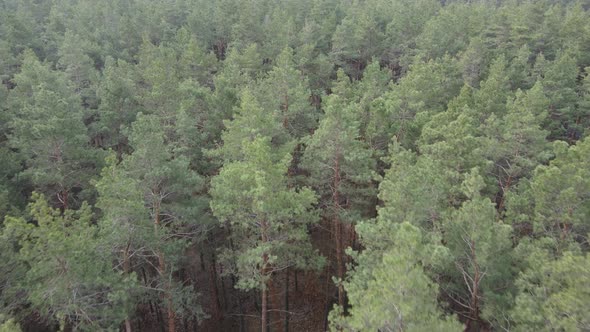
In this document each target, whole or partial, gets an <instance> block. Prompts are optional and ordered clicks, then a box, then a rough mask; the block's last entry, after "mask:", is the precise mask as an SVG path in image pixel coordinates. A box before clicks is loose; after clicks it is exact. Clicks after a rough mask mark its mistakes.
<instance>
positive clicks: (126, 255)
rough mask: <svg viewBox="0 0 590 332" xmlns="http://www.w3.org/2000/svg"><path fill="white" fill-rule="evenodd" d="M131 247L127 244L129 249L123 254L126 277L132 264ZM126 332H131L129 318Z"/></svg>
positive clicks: (126, 323) (126, 320)
mask: <svg viewBox="0 0 590 332" xmlns="http://www.w3.org/2000/svg"><path fill="white" fill-rule="evenodd" d="M130 247H131V243H127V247H125V252H124V253H123V272H125V275H127V274H129V270H130V264H129V248H130ZM125 332H131V320H130V319H129V317H126V318H125Z"/></svg>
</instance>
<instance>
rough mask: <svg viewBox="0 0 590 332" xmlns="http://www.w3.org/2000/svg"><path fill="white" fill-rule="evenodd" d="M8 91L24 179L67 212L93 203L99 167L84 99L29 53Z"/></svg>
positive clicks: (12, 137) (13, 138) (12, 139)
mask: <svg viewBox="0 0 590 332" xmlns="http://www.w3.org/2000/svg"><path fill="white" fill-rule="evenodd" d="M14 83H15V84H16V87H15V88H14V89H13V90H11V91H10V95H9V106H10V108H11V112H12V118H11V121H10V127H11V135H10V145H11V146H12V147H13V148H15V149H18V150H19V151H20V152H21V153H22V154H23V156H24V157H25V158H26V159H25V160H26V169H25V170H24V171H23V173H22V174H23V175H24V176H26V177H28V178H29V179H30V181H31V183H32V184H33V185H34V186H35V188H36V189H37V190H39V191H41V192H43V193H45V194H46V195H47V196H48V198H49V199H50V201H51V202H52V204H53V205H54V206H58V207H61V208H62V209H64V210H65V209H68V208H69V207H72V206H78V205H79V204H80V203H81V202H80V199H84V198H90V197H91V196H89V194H90V192H89V189H90V188H89V185H88V181H89V179H91V178H92V177H93V176H94V175H95V165H100V163H99V159H98V157H99V156H100V153H99V152H98V151H96V150H93V149H91V148H90V145H89V138H88V135H87V128H86V126H85V125H84V122H83V119H84V115H83V111H82V109H81V107H80V99H79V98H78V96H77V95H76V94H74V93H73V92H72V91H71V90H70V89H69V88H68V86H67V84H66V80H65V78H64V76H63V74H62V73H60V72H55V71H52V70H51V69H50V68H49V66H48V65H45V64H42V63H41V62H39V60H37V59H36V57H35V55H33V54H32V53H31V52H27V53H26V54H25V58H24V60H23V65H22V67H21V72H20V73H19V74H17V75H16V76H15V78H14Z"/></svg>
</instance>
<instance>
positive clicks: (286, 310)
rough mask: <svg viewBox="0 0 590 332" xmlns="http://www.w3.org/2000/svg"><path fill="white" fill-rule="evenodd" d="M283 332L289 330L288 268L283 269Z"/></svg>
mask: <svg viewBox="0 0 590 332" xmlns="http://www.w3.org/2000/svg"><path fill="white" fill-rule="evenodd" d="M285 332H289V269H287V271H285Z"/></svg>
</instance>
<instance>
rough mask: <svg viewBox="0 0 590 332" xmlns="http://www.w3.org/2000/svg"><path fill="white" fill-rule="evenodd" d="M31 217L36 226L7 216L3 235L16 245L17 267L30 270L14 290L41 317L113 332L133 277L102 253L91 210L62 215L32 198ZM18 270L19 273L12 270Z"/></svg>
mask: <svg viewBox="0 0 590 332" xmlns="http://www.w3.org/2000/svg"><path fill="white" fill-rule="evenodd" d="M33 199H34V201H33V203H31V204H30V205H29V213H30V215H31V218H32V219H33V220H34V222H35V224H32V223H27V222H26V221H25V220H24V219H22V218H13V217H7V219H6V221H5V227H4V229H3V235H5V234H10V237H11V239H10V241H12V242H13V243H15V244H16V245H15V247H14V248H18V249H13V250H15V251H14V252H13V255H14V256H13V257H12V258H11V260H15V264H23V265H24V266H26V272H24V275H14V277H15V278H16V279H14V280H11V282H10V284H11V287H14V288H15V289H19V290H21V291H24V294H26V296H27V301H29V302H30V303H31V305H32V306H34V308H36V309H37V310H39V312H40V314H41V315H43V316H44V317H45V318H47V319H50V320H55V321H57V322H59V324H60V325H61V326H62V327H63V328H65V327H66V326H68V327H70V328H74V329H76V330H82V331H93V330H96V329H114V328H116V327H117V326H118V325H119V322H121V321H122V319H123V317H124V315H125V309H124V305H125V302H126V301H127V298H128V296H127V292H128V291H129V289H130V288H131V287H133V283H134V278H133V276H122V275H121V274H119V273H117V272H116V271H114V270H113V269H112V267H111V263H110V261H109V260H105V259H104V257H103V256H102V251H101V249H100V248H101V241H102V240H101V239H100V238H99V237H98V229H97V227H96V226H93V225H92V224H91V218H92V213H91V211H90V207H89V206H88V205H86V204H83V205H82V207H81V208H80V210H78V211H72V210H66V211H64V213H63V214H62V213H61V212H60V211H58V210H55V209H52V208H51V207H49V206H48V205H47V203H46V201H45V198H44V197H43V196H42V195H38V194H35V195H33ZM13 272H14V270H13Z"/></svg>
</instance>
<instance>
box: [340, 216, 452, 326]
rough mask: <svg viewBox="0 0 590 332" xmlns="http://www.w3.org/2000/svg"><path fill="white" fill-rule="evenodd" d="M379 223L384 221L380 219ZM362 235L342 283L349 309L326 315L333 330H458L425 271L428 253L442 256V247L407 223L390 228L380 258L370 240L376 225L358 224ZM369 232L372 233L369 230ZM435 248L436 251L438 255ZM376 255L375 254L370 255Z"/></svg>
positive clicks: (429, 258)
mask: <svg viewBox="0 0 590 332" xmlns="http://www.w3.org/2000/svg"><path fill="white" fill-rule="evenodd" d="M379 222H381V223H383V222H387V221H386V220H384V219H382V220H381V221H379ZM362 226H363V227H362V228H361V229H362V231H361V234H362V236H363V238H364V239H366V240H368V241H367V242H366V245H367V246H368V247H367V248H365V250H364V251H363V252H362V253H360V254H357V255H356V259H355V261H356V262H357V263H358V264H359V266H358V267H357V268H355V270H353V271H352V276H351V278H350V280H348V281H347V282H346V283H345V284H344V287H345V288H346V291H347V292H348V294H349V295H348V296H349V298H350V303H351V305H352V308H351V310H350V315H349V316H346V317H338V316H336V315H335V314H337V313H338V311H333V312H332V313H331V320H332V324H331V327H332V329H333V330H338V331H342V330H344V331H368V330H371V331H372V330H379V331H382V330H383V331H416V332H417V331H426V330H430V331H432V330H436V331H458V330H460V329H461V324H460V323H459V322H458V321H457V319H456V318H455V317H449V316H446V315H445V314H444V313H443V311H442V310H441V308H440V307H439V306H438V303H437V300H436V298H437V296H438V287H437V286H436V284H435V283H434V282H433V281H432V280H430V279H429V278H428V276H427V275H426V273H425V272H424V265H426V264H428V262H429V261H430V260H431V259H432V257H431V255H433V254H436V256H437V257H438V256H439V255H444V253H443V251H444V249H443V251H441V249H442V248H437V247H436V246H432V245H428V244H425V241H424V236H423V235H422V233H421V232H420V230H419V229H418V228H416V227H414V226H412V225H410V224H409V223H400V224H397V225H395V226H392V227H390V230H392V231H393V232H392V233H388V234H387V235H388V236H389V238H390V241H391V243H392V246H391V247H389V248H388V249H387V250H385V252H384V253H383V254H382V255H381V256H380V257H379V256H377V255H375V253H374V249H373V247H372V245H371V244H370V243H371V242H370V237H368V236H369V235H372V233H371V232H370V231H369V230H370V229H371V228H375V226H374V225H371V224H363V225H362ZM373 232H374V231H373ZM437 251H438V253H437ZM375 256H377V257H375Z"/></svg>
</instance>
